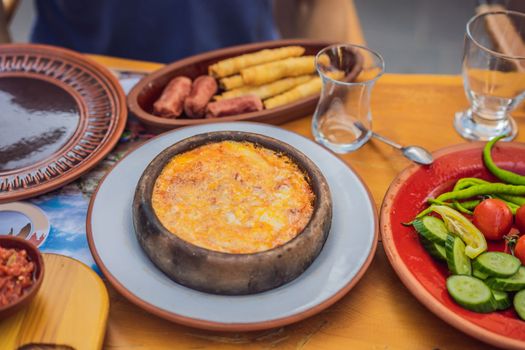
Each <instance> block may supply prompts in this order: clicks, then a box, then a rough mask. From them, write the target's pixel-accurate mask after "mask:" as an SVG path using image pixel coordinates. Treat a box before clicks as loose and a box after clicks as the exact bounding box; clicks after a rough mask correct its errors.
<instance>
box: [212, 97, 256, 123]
mask: <svg viewBox="0 0 525 350" xmlns="http://www.w3.org/2000/svg"><path fill="white" fill-rule="evenodd" d="M262 109H263V104H262V101H261V99H260V98H259V97H257V96H254V95H246V96H240V97H234V98H227V99H223V100H220V101H217V102H211V103H209V104H208V107H207V109H206V118H218V117H224V116H227V115H235V114H241V113H249V112H255V111H260V110H262Z"/></svg>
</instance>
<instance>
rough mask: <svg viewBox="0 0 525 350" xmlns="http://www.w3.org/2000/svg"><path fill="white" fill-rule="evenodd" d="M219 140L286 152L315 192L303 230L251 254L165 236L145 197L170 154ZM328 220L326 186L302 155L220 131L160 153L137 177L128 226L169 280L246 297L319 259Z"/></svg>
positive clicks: (276, 143)
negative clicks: (216, 249)
mask: <svg viewBox="0 0 525 350" xmlns="http://www.w3.org/2000/svg"><path fill="white" fill-rule="evenodd" d="M225 140H232V141H248V142H252V143H255V144H258V145H260V146H263V147H265V148H268V149H271V150H274V151H277V152H280V153H283V154H286V155H287V156H288V157H289V158H290V159H291V160H293V161H294V162H295V163H296V164H297V165H298V166H299V168H300V169H301V170H302V171H304V173H305V174H307V175H308V176H307V177H308V181H309V184H310V186H311V188H312V191H313V192H314V194H315V203H314V211H313V213H312V217H311V219H310V221H309V222H308V224H307V225H306V227H305V228H304V230H303V231H302V232H301V233H299V234H298V235H297V236H296V237H295V238H293V239H292V240H290V241H289V242H287V243H285V244H284V245H281V246H278V247H275V248H273V249H270V250H267V251H263V252H257V253H252V254H230V253H224V252H217V251H212V250H209V249H205V248H201V247H198V246H195V245H193V244H191V243H189V242H187V241H184V240H182V239H180V238H179V237H177V236H176V235H175V234H173V233H171V232H169V231H168V230H167V229H166V228H165V227H164V226H163V225H162V224H161V223H160V221H159V220H158V218H157V216H156V214H155V212H154V210H153V207H152V204H151V197H152V192H153V187H154V184H155V181H156V179H157V177H158V176H159V174H160V173H161V171H162V169H163V168H164V166H165V165H166V164H167V162H168V161H169V160H170V159H171V158H173V157H174V156H175V155H177V154H180V153H184V152H186V151H189V150H192V149H194V148H196V147H199V146H201V145H205V144H209V143H214V142H221V141H225ZM331 220H332V200H331V196H330V190H329V187H328V183H327V181H326V179H325V178H324V176H323V175H322V173H321V171H320V170H319V168H318V167H317V166H316V165H315V164H314V163H313V162H312V161H311V160H310V159H309V158H308V157H306V156H305V155H304V154H302V153H301V152H299V151H298V150H297V149H295V148H293V147H292V146H290V145H288V144H286V143H284V142H281V141H279V140H276V139H273V138H270V137H266V136H263V135H259V134H253V133H247V132H238V131H220V132H212V133H206V134H200V135H196V136H193V137H190V138H187V139H185V140H183V141H180V142H178V143H176V144H174V145H173V146H171V147H169V148H167V149H165V150H164V151H163V152H161V153H160V154H159V155H158V156H157V157H156V158H155V159H154V160H153V161H152V162H151V163H150V164H149V165H148V167H147V168H146V170H145V171H144V173H143V174H142V177H141V178H140V180H139V182H138V185H137V188H136V191H135V198H134V201H133V223H134V226H135V233H136V235H137V239H138V241H139V242H140V245H141V246H142V248H143V249H144V251H145V252H146V254H147V255H148V257H149V258H150V259H151V261H152V262H153V263H154V264H155V265H156V266H157V267H158V268H159V269H160V270H162V271H163V272H164V273H165V274H166V275H168V276H169V277H170V278H171V279H172V280H174V281H175V282H177V283H180V284H182V285H185V286H187V287H190V288H193V289H197V290H200V291H203V292H208V293H215V294H228V295H240V294H252V293H258V292H263V291H265V290H269V289H272V288H276V287H278V286H281V285H283V284H285V283H287V282H290V281H291V280H293V279H295V278H296V277H297V276H299V275H300V274H301V273H302V272H303V271H305V270H306V269H307V268H308V266H310V264H312V262H313V261H314V260H315V258H316V257H317V256H318V255H319V253H320V251H321V249H322V247H323V245H324V243H325V241H326V238H327V237H328V232H329V230H330V225H331Z"/></svg>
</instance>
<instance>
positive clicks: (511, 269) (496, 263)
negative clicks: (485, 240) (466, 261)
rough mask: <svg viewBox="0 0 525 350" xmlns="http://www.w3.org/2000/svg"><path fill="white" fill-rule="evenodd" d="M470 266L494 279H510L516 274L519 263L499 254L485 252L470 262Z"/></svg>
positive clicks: (510, 256) (510, 257)
mask: <svg viewBox="0 0 525 350" xmlns="http://www.w3.org/2000/svg"><path fill="white" fill-rule="evenodd" d="M472 266H473V267H474V268H475V269H476V270H479V271H480V272H484V273H486V274H488V275H490V276H494V277H510V276H512V275H514V274H515V273H516V272H518V269H519V268H520V266H521V261H520V260H519V259H518V258H516V257H514V256H512V255H510V254H505V253H501V252H485V253H482V254H481V255H479V256H478V257H477V258H476V259H475V260H473V261H472Z"/></svg>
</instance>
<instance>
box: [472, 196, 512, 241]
mask: <svg viewBox="0 0 525 350" xmlns="http://www.w3.org/2000/svg"><path fill="white" fill-rule="evenodd" d="M473 223H474V225H475V226H476V227H477V228H479V230H480V231H481V232H482V233H483V235H484V236H485V238H486V239H491V240H498V239H502V238H503V236H505V235H506V234H507V233H509V231H510V229H511V227H512V212H511V211H510V209H509V207H508V206H507V204H505V202H503V201H500V200H499V199H485V200H484V201H483V202H481V203H480V204H478V206H477V207H476V209H474V220H473Z"/></svg>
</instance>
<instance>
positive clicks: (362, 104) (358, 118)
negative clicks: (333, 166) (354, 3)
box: [312, 44, 385, 153]
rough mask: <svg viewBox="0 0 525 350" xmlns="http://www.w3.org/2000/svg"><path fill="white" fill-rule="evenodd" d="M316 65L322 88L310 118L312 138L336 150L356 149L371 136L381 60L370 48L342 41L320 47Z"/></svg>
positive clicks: (350, 150)
mask: <svg viewBox="0 0 525 350" xmlns="http://www.w3.org/2000/svg"><path fill="white" fill-rule="evenodd" d="M324 55H326V56H328V58H329V63H327V62H326V57H324V58H325V59H322V56H324ZM316 67H317V71H318V72H319V76H320V77H321V80H322V91H321V97H320V99H319V103H318V104H317V108H316V110H315V112H314V116H313V119H312V133H313V135H314V138H315V140H316V141H317V142H319V143H320V144H322V145H323V146H325V147H327V148H328V149H330V150H332V151H334V152H336V153H348V152H352V151H355V150H357V149H359V148H360V147H361V146H362V145H364V144H365V143H366V142H367V141H368V140H369V139H370V137H371V136H372V114H371V111H370V96H371V92H372V88H373V87H374V84H375V82H376V81H377V79H379V77H380V76H381V75H382V74H383V72H384V68H385V64H384V60H383V58H382V57H381V55H380V54H379V53H377V52H375V51H372V50H370V49H369V48H366V47H363V46H359V45H352V44H342V45H333V46H329V47H326V48H324V49H323V50H321V51H320V52H319V53H318V54H317V56H316ZM341 72H342V73H341ZM343 73H344V74H343ZM356 73H358V75H357V76H356V77H355V78H353V79H351V81H348V77H352V76H355V75H356ZM337 74H339V75H337ZM341 75H343V76H341Z"/></svg>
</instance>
